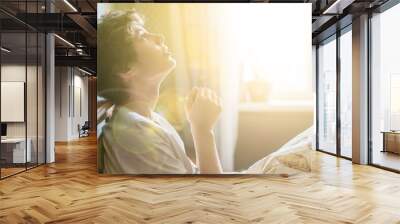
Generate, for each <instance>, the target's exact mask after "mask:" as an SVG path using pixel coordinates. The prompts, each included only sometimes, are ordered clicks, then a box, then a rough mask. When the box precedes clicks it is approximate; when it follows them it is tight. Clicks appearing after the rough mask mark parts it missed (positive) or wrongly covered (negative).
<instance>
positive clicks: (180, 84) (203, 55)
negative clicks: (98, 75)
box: [170, 4, 243, 171]
mask: <svg viewBox="0 0 400 224" xmlns="http://www.w3.org/2000/svg"><path fill="white" fill-rule="evenodd" d="M234 10H238V7H237V6H236V7H232V6H229V5H226V4H202V5H199V4H173V5H171V8H170V12H171V13H170V14H171V20H170V22H171V27H172V28H174V32H175V35H174V41H173V42H172V45H173V48H174V49H175V52H176V55H175V57H176V60H177V63H178V66H177V68H176V69H177V70H176V72H177V79H176V82H177V91H180V93H179V95H183V94H186V93H187V92H188V91H189V89H190V88H192V87H193V86H206V87H209V88H212V89H214V90H215V91H217V92H218V94H219V95H220V97H221V100H222V106H223V111H222V114H221V117H220V120H219V123H218V125H217V127H216V129H215V135H216V138H217V146H218V150H219V155H220V158H221V163H222V167H223V169H224V171H233V170H234V161H233V160H234V151H235V145H236V138H237V126H238V104H239V79H240V71H241V69H240V67H241V60H242V59H241V57H242V55H243V54H241V52H240V51H241V48H240V46H238V45H237V43H238V42H237V41H235V38H236V36H235V35H234V34H235V29H236V30H238V29H239V25H240V24H237V23H235V22H232V21H231V20H232V19H234V18H237V17H238V15H235V11H234ZM226 21H229V22H228V23H227V22H226ZM181 74H186V76H185V75H181ZM205 112H206V111H205Z"/></svg>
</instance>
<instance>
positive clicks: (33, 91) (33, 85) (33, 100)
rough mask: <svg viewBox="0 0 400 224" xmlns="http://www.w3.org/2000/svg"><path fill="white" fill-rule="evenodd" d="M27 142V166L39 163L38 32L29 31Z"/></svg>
mask: <svg viewBox="0 0 400 224" xmlns="http://www.w3.org/2000/svg"><path fill="white" fill-rule="evenodd" d="M27 44H28V46H27V49H28V50H27V53H28V55H27V59H28V61H27V70H26V71H27V76H26V78H27V81H26V90H27V99H26V104H27V107H26V113H27V122H26V124H27V142H28V144H29V146H28V148H30V151H31V153H30V158H29V159H28V163H27V167H28V168H30V167H34V166H36V165H37V150H38V144H37V90H38V89H37V73H38V70H37V60H38V58H37V53H38V52H37V34H36V32H28V33H27Z"/></svg>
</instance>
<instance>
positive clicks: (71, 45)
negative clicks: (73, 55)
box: [54, 34, 75, 48]
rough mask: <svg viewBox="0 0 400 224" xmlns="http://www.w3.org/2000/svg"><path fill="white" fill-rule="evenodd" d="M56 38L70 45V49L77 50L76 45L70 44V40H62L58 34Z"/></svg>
mask: <svg viewBox="0 0 400 224" xmlns="http://www.w3.org/2000/svg"><path fill="white" fill-rule="evenodd" d="M54 36H55V37H57V38H58V39H59V40H61V41H62V42H64V43H66V44H67V45H69V46H70V47H73V48H75V45H73V44H72V43H71V42H69V41H68V40H66V39H64V38H62V37H60V36H59V35H57V34H54Z"/></svg>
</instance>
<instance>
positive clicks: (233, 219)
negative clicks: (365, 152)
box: [0, 137, 400, 223]
mask: <svg viewBox="0 0 400 224" xmlns="http://www.w3.org/2000/svg"><path fill="white" fill-rule="evenodd" d="M313 157H314V161H315V162H314V163H313V171H312V172H311V173H303V174H298V175H293V176H289V177H284V176H268V175H264V176H240V177H237V176H227V177H215V176H190V177H179V176H168V177H166V176H163V177H160V176H158V177H143V176H102V175H98V174H97V173H96V139H95V138H94V137H89V138H84V139H82V140H80V141H76V142H71V143H69V144H57V147H56V163H54V164H49V165H45V166H41V167H39V168H35V169H33V170H29V171H27V172H26V173H22V174H19V175H16V176H13V177H10V178H7V179H5V180H2V181H0V202H1V203H0V223H400V212H399V211H400V200H398V199H399V198H400V175H399V174H396V173H391V172H388V171H384V170H380V169H377V168H374V167H370V166H360V165H353V164H352V163H351V162H350V161H347V160H344V159H338V158H335V157H333V156H329V155H326V154H323V153H319V152H315V153H314V154H313Z"/></svg>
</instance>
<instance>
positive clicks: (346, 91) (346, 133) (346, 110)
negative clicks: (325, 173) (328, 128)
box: [340, 26, 353, 158]
mask: <svg viewBox="0 0 400 224" xmlns="http://www.w3.org/2000/svg"><path fill="white" fill-rule="evenodd" d="M351 48H352V32H351V26H350V27H348V28H347V29H346V30H345V31H344V32H343V34H342V35H341V36H340V155H341V156H344V157H347V158H351V157H352V148H351V145H352V142H351V141H352V96H353V95H352V74H353V73H352V49H351Z"/></svg>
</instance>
